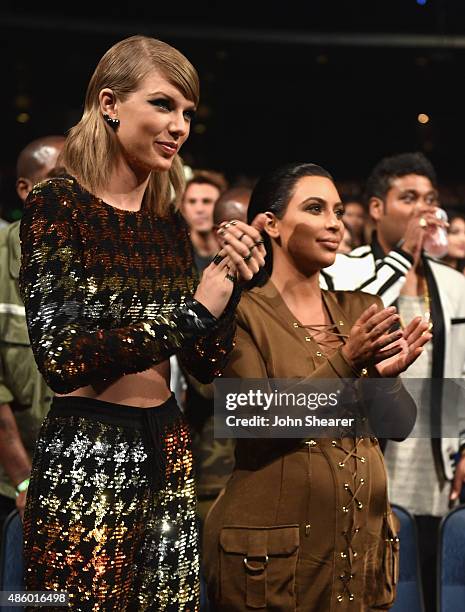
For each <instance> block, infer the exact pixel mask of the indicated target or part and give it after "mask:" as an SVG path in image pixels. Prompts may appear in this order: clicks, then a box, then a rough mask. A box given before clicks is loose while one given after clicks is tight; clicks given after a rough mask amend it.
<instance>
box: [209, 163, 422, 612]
mask: <svg viewBox="0 0 465 612" xmlns="http://www.w3.org/2000/svg"><path fill="white" fill-rule="evenodd" d="M343 212H344V210H343V205H342V203H341V202H340V198H339V195H338V193H337V190H336V188H335V185H334V182H333V179H332V178H331V176H330V175H329V174H328V172H326V170H324V169H323V168H321V167H319V166H316V165H314V164H290V165H287V166H284V167H282V168H279V169H278V170H276V171H274V172H273V173H271V174H269V175H268V176H266V177H264V178H262V179H261V180H260V181H259V182H258V184H257V185H256V187H255V189H254V191H253V193H252V197H251V201H250V206H249V210H248V217H249V219H254V218H255V217H256V216H257V215H258V216H264V218H265V223H264V234H263V236H264V239H265V244H266V247H267V255H266V263H265V268H263V269H262V270H261V271H260V273H259V274H258V275H257V276H256V277H255V278H254V280H253V281H252V283H253V285H254V287H253V288H252V289H250V290H249V291H248V292H246V293H245V294H244V295H243V296H242V299H241V302H240V304H239V307H238V310H237V323H238V329H237V338H236V346H235V348H234V350H233V352H232V354H231V359H230V361H229V363H228V366H227V368H226V370H225V376H229V377H239V378H252V379H274V378H276V379H291V378H292V379H295V378H299V379H304V380H308V381H312V380H313V381H315V380H316V379H330V380H332V381H334V383H335V384H340V383H341V379H355V382H354V383H353V384H354V385H355V384H357V385H358V379H359V378H361V377H367V376H368V377H373V378H377V379H378V380H380V379H381V377H383V378H384V381H383V382H384V383H386V385H387V388H388V396H387V397H385V398H384V400H383V401H384V403H385V405H384V408H385V409H387V412H388V414H389V417H390V419H393V420H394V421H397V423H398V426H399V428H400V430H402V431H401V433H402V437H405V436H407V435H408V433H409V432H410V431H411V429H412V427H413V424H414V420H415V415H416V407H415V404H414V402H413V400H412V399H411V397H410V395H409V394H408V393H407V392H406V391H405V389H404V388H403V386H402V384H401V382H400V380H399V379H398V378H397V375H398V374H399V373H400V372H401V371H403V370H404V369H406V368H407V367H408V366H409V364H410V363H412V362H413V361H414V360H415V359H416V358H417V357H418V356H419V355H420V354H421V352H422V347H423V345H424V344H425V343H426V342H427V341H428V340H429V339H430V337H431V336H430V334H428V333H427V332H426V330H427V324H426V323H425V322H423V321H422V319H421V318H420V317H418V318H417V319H415V320H413V321H412V322H411V324H410V325H409V326H408V327H407V329H406V330H405V331H404V333H402V332H401V331H391V328H392V326H393V324H395V323H396V322H397V321H398V315H397V314H396V313H395V308H386V309H383V307H382V303H381V300H380V299H379V298H377V297H374V296H371V295H368V294H364V293H362V292H331V291H322V290H321V289H320V287H319V274H320V271H321V270H322V269H323V268H325V267H326V266H330V265H331V264H332V263H333V262H334V258H335V255H336V251H337V249H338V246H339V242H340V241H341V238H342V232H343V223H342V216H343ZM235 231H236V230H235V228H234V227H228V228H226V230H225V231H224V233H223V238H225V237H226V239H227V240H228V235H229V234H230V233H231V234H235ZM244 240H245V241H248V238H245V239H244ZM388 379H390V380H388ZM384 388H385V389H386V386H385V387H384ZM381 403H383V402H381ZM375 409H378V407H376V406H375ZM379 409H381V407H379ZM375 416H376V415H375ZM398 431H399V430H398ZM397 553H398V543H397V539H396V527H395V524H394V517H393V515H392V513H391V510H390V507H389V503H388V500H387V492H386V474H385V469H384V463H383V458H382V454H381V452H380V449H379V445H378V441H377V439H376V438H374V437H370V436H368V437H355V436H351V435H347V434H346V435H341V437H334V438H332V439H327V438H316V439H311V440H305V441H303V440H296V439H292V440H289V439H270V438H267V439H253V440H252V439H238V440H237V442H236V465H235V469H234V472H233V475H232V477H231V478H230V480H229V481H228V483H227V485H226V487H225V489H224V491H223V493H222V495H220V497H219V498H218V500H217V502H216V503H215V505H214V506H213V507H212V509H211V511H210V513H209V515H208V517H207V519H206V524H205V530H204V562H205V573H206V577H207V582H208V586H209V594H210V598H211V601H212V603H213V607H214V609H215V610H216V611H219V612H221V611H226V610H227V611H228V612H232V611H239V610H241V611H243V610H247V609H252V608H254V609H255V608H256V609H266V610H267V611H274V612H278V611H279V612H284V611H286V612H288V611H291V610H301V611H302V612H303V611H305V612H322V611H323V610H333V609H334V610H336V609H337V610H351V611H368V610H373V609H388V608H389V607H390V606H391V605H392V603H393V601H394V598H395V584H396V580H397V570H396V564H397Z"/></svg>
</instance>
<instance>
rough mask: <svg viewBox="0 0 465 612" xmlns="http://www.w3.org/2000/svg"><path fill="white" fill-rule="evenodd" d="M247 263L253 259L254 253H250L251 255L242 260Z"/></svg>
mask: <svg viewBox="0 0 465 612" xmlns="http://www.w3.org/2000/svg"><path fill="white" fill-rule="evenodd" d="M242 259H243V260H244V261H245V262H246V263H247V262H248V261H250V260H251V259H252V251H249V254H248V255H246V256H245V257H243V258H242Z"/></svg>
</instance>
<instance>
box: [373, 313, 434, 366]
mask: <svg viewBox="0 0 465 612" xmlns="http://www.w3.org/2000/svg"><path fill="white" fill-rule="evenodd" d="M428 329H429V324H428V323H427V322H426V321H424V320H423V319H422V318H421V317H415V318H414V319H413V320H412V321H411V322H410V323H409V324H408V325H407V327H406V328H405V329H404V330H403V334H402V338H400V339H399V340H397V341H395V342H393V343H391V344H388V345H387V346H386V348H385V349H384V350H383V351H379V352H378V354H377V357H378V358H379V357H381V356H383V354H385V355H386V358H385V359H382V361H380V362H379V363H378V364H377V365H376V369H377V370H378V372H379V373H380V375H381V376H383V377H387V378H391V377H394V376H398V375H399V374H401V373H402V372H405V370H406V369H407V368H408V367H409V366H410V365H411V364H412V363H413V362H414V361H415V360H416V359H418V357H419V356H420V355H421V354H422V352H423V347H424V345H425V344H426V343H427V342H429V341H430V340H431V338H432V335H431V333H430V332H429V331H428ZM396 347H400V352H398V353H397V354H396V355H394V356H391V354H390V351H392V350H393V349H395V348H396Z"/></svg>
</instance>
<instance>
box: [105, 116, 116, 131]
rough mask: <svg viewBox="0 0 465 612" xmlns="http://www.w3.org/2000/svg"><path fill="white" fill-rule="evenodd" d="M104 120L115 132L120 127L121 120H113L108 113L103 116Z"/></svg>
mask: <svg viewBox="0 0 465 612" xmlns="http://www.w3.org/2000/svg"><path fill="white" fill-rule="evenodd" d="M103 118H104V119H105V121H106V122H107V123H108V125H109V126H110V127H111V128H113V129H114V130H116V128H118V127H119V119H112V118H111V117H110V116H109V115H107V114H106V113H105V114H104V115H103Z"/></svg>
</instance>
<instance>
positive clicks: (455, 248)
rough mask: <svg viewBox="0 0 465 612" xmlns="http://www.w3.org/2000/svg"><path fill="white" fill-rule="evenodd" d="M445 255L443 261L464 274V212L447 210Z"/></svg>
mask: <svg viewBox="0 0 465 612" xmlns="http://www.w3.org/2000/svg"><path fill="white" fill-rule="evenodd" d="M446 212H447V217H448V220H449V227H448V228H447V235H448V236H447V241H448V248H447V255H446V256H445V257H444V258H443V260H442V261H443V262H444V263H446V264H448V265H449V266H451V267H452V268H454V270H458V271H459V272H462V274H465V214H464V213H462V212H460V211H458V210H447V211H446Z"/></svg>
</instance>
